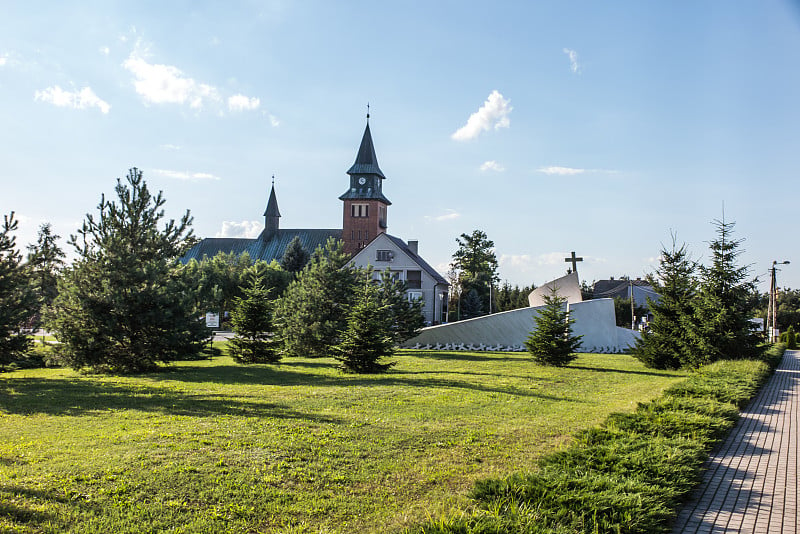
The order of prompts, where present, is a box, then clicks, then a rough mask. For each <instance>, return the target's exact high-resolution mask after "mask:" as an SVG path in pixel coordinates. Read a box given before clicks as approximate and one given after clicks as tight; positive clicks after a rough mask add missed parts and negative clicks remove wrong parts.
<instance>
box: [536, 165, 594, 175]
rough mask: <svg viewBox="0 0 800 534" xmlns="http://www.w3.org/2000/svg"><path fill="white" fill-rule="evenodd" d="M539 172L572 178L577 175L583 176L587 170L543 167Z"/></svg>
mask: <svg viewBox="0 0 800 534" xmlns="http://www.w3.org/2000/svg"><path fill="white" fill-rule="evenodd" d="M539 172H541V173H542V174H547V175H551V176H552V175H554V174H557V175H560V176H572V175H575V174H583V173H585V172H586V169H574V168H572V167H541V168H540V169H539Z"/></svg>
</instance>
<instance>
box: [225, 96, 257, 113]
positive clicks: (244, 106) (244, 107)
mask: <svg viewBox="0 0 800 534" xmlns="http://www.w3.org/2000/svg"><path fill="white" fill-rule="evenodd" d="M260 105H261V100H260V99H258V98H256V97H252V98H251V97H247V96H244V95H233V96H229V97H228V109H229V110H231V111H251V110H254V109H258V106H260Z"/></svg>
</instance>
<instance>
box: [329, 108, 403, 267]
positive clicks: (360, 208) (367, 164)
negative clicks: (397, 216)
mask: <svg viewBox="0 0 800 534" xmlns="http://www.w3.org/2000/svg"><path fill="white" fill-rule="evenodd" d="M347 174H349V175H350V189H348V190H347V192H345V193H344V194H343V195H342V196H340V197H339V200H342V201H343V202H344V213H343V218H342V241H344V249H345V251H346V252H347V253H348V254H355V253H356V252H358V251H359V250H361V249H362V248H364V247H365V246H366V245H367V243H369V242H370V241H372V240H373V239H375V236H377V235H378V234H380V233H384V232H386V226H387V225H386V211H387V208H388V207H389V205H391V202H389V199H387V198H386V197H385V196H383V191H382V190H383V181H384V180H385V179H386V177H385V176H384V175H383V172H381V169H380V167H378V158H377V157H376V156H375V146H374V145H373V144H372V135H371V134H370V131H369V114H367V127H366V129H365V130H364V137H362V139H361V146H360V147H359V149H358V154H357V155H356V162H355V163H353V166H352V167H350V170H348V171H347Z"/></svg>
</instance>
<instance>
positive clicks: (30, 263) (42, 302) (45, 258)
mask: <svg viewBox="0 0 800 534" xmlns="http://www.w3.org/2000/svg"><path fill="white" fill-rule="evenodd" d="M60 238H61V236H59V235H56V234H54V233H53V229H52V226H51V225H50V223H44V224H42V225H41V226H40V227H39V232H38V234H37V237H36V243H35V244H33V245H29V246H28V258H27V262H26V265H27V267H28V269H30V274H31V284H32V288H33V291H34V294H35V295H36V299H37V306H38V309H39V313H37V314H36V315H37V317H36V320H35V322H34V324H33V325H32V326H34V327H38V326H39V325H40V324H41V317H42V316H43V314H42V313H41V312H42V311H44V309H45V308H47V307H48V306H50V305H51V304H52V303H53V301H54V300H55V298H56V295H57V294H58V277H59V273H60V272H61V270H62V269H63V268H64V251H63V250H61V247H59V246H58V240H59V239H60Z"/></svg>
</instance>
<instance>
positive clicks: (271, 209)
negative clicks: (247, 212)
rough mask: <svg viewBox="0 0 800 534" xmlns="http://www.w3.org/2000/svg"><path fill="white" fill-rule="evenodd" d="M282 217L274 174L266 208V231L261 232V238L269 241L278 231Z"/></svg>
mask: <svg viewBox="0 0 800 534" xmlns="http://www.w3.org/2000/svg"><path fill="white" fill-rule="evenodd" d="M280 218H281V212H280V211H279V210H278V199H277V198H276V197H275V177H274V176H273V177H272V190H271V191H270V192H269V201H268V202H267V209H266V210H264V231H263V232H261V239H263V240H264V241H269V240H270V239H271V238H272V236H274V235H275V234H277V233H278V228H279V226H280Z"/></svg>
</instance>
